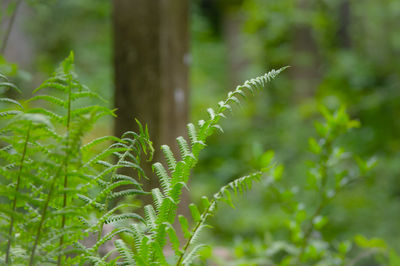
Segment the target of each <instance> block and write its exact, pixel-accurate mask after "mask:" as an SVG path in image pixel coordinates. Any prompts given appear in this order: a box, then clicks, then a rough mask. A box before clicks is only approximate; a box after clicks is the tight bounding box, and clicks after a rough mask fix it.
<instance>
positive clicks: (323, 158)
mask: <svg viewBox="0 0 400 266" xmlns="http://www.w3.org/2000/svg"><path fill="white" fill-rule="evenodd" d="M331 153H332V143H331V142H330V141H328V142H327V143H326V149H325V153H324V154H323V155H322V156H321V161H320V165H321V186H320V201H319V205H318V207H317V209H316V210H315V212H314V213H313V215H312V216H311V218H310V220H309V223H308V225H307V227H306V228H307V229H306V230H305V234H304V236H303V241H302V243H301V246H300V253H299V255H298V256H297V259H296V265H297V264H299V263H300V261H301V260H302V259H303V256H304V252H305V249H306V247H307V244H308V242H309V240H310V237H311V233H312V232H313V230H314V220H315V218H316V217H317V216H318V215H320V213H321V212H322V210H323V209H324V207H325V206H326V204H327V203H328V201H329V200H328V199H327V197H326V195H325V187H326V183H327V182H328V168H327V164H328V160H329V157H330V154H331Z"/></svg>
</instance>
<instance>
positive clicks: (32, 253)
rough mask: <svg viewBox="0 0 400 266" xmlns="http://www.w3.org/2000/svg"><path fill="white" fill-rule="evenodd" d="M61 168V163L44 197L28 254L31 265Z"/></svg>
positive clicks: (30, 264)
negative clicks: (33, 240)
mask: <svg viewBox="0 0 400 266" xmlns="http://www.w3.org/2000/svg"><path fill="white" fill-rule="evenodd" d="M62 169H63V165H60V167H59V168H58V170H57V174H56V175H55V176H54V177H53V180H52V181H51V185H50V189H49V193H48V194H47V198H46V201H45V203H44V206H43V209H42V214H41V217H40V222H39V226H38V228H37V231H36V236H35V242H34V244H33V247H32V251H31V255H30V258H29V266H32V265H33V263H34V260H35V252H36V249H37V246H38V244H39V240H40V236H41V232H42V227H43V224H44V221H45V219H46V214H47V210H48V208H49V204H50V199H51V196H52V194H53V190H54V186H55V184H56V181H57V179H58V176H59V175H60V173H61V170H62Z"/></svg>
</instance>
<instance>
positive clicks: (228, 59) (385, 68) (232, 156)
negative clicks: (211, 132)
mask: <svg viewBox="0 0 400 266" xmlns="http://www.w3.org/2000/svg"><path fill="white" fill-rule="evenodd" d="M31 2H32V3H31V5H26V4H23V5H22V6H21V8H20V10H19V13H18V17H17V20H16V22H15V25H14V28H13V32H12V34H11V36H10V41H9V44H8V48H7V50H6V51H5V54H4V57H3V56H2V57H1V58H0V60H2V62H1V64H0V70H1V72H3V73H6V74H7V75H9V76H12V77H13V79H14V80H15V82H17V83H18V84H19V85H20V87H24V88H25V90H24V93H25V94H26V95H29V93H30V91H31V90H33V89H34V87H35V85H37V84H40V82H41V81H43V80H44V78H45V77H47V76H48V75H49V74H50V73H51V72H52V71H53V69H54V66H55V65H57V64H58V63H59V62H60V61H61V60H62V59H63V58H65V57H66V56H67V55H68V53H69V51H70V50H73V51H74V52H75V57H76V72H77V73H78V74H79V76H80V79H81V80H82V81H83V82H84V83H85V84H87V85H88V86H89V87H90V88H92V89H93V90H94V91H97V92H98V93H100V94H101V95H102V96H103V97H104V98H106V99H108V100H109V106H110V107H112V103H113V100H112V99H113V77H112V75H113V70H112V68H113V65H112V33H111V28H112V27H111V22H112V21H111V14H112V10H111V9H112V8H111V3H110V1H104V0H101V1H99V0H68V1H31ZM3 11H4V12H3V15H4V16H3V17H7V10H3ZM399 29H400V1H398V0H379V1H377V0H363V1H356V0H330V1H327V0H279V1H273V0H196V1H191V7H190V47H191V48H190V50H191V65H190V90H191V92H190V95H191V97H190V107H191V108H190V110H191V111H190V112H191V113H190V116H191V120H197V119H200V118H202V117H204V116H205V109H206V108H207V107H209V106H210V105H212V104H215V103H216V102H218V101H219V100H220V99H222V98H223V97H224V95H225V94H226V93H227V92H228V91H229V90H232V89H233V88H234V87H235V86H236V85H237V84H240V83H242V82H243V81H245V80H246V79H249V78H252V77H255V76H258V75H261V74H263V73H265V72H267V71H268V70H269V69H271V68H279V67H282V66H286V65H290V66H291V68H289V69H288V70H286V71H285V72H284V73H283V74H282V75H280V76H279V78H278V79H276V80H275V81H274V82H273V84H272V85H270V86H269V88H268V89H267V90H266V91H264V92H262V93H261V94H259V95H258V96H257V97H256V98H255V99H250V101H249V102H247V103H246V104H245V105H243V107H242V108H240V109H239V108H236V109H235V110H234V111H233V116H234V119H229V121H226V122H224V123H223V124H222V125H223V128H224V130H225V133H224V134H223V135H218V136H215V137H213V138H212V139H211V142H210V145H209V147H208V149H206V151H205V152H204V153H203V154H202V160H201V163H200V165H199V166H198V167H197V169H196V170H195V172H194V173H193V179H192V186H191V191H190V197H191V199H192V200H193V201H195V202H198V201H199V199H200V196H201V195H211V194H213V193H214V192H216V190H217V189H218V188H219V187H220V186H221V185H224V184H225V183H227V182H228V181H231V180H232V179H234V178H237V177H238V176H240V175H242V174H246V173H248V172H249V171H251V170H254V169H256V168H257V167H258V161H259V157H260V156H261V155H262V154H263V153H264V152H265V151H266V150H274V151H275V154H276V160H277V161H279V162H280V163H282V164H283V165H284V167H285V170H284V179H283V182H284V183H285V184H287V185H288V186H293V187H296V186H299V187H301V186H303V184H304V183H305V180H306V179H307V171H306V169H307V164H306V163H307V161H308V160H309V159H310V158H311V155H310V153H309V152H308V138H309V137H315V136H316V133H315V130H314V127H313V124H314V122H315V121H316V120H320V119H321V116H320V114H319V112H318V105H319V104H323V105H325V106H327V107H328V108H330V109H337V108H339V106H341V105H345V106H346V107H347V110H348V112H349V113H350V116H351V117H352V118H354V119H358V120H359V121H360V122H361V125H362V127H361V128H359V129H356V130H353V131H352V132H351V133H349V134H347V135H345V136H344V137H343V138H342V139H341V140H340V141H341V142H342V143H343V145H344V146H346V147H347V148H348V149H349V150H350V151H352V152H354V153H356V154H359V155H360V156H361V157H362V158H364V159H367V158H370V157H375V158H376V159H377V160H378V165H377V166H376V167H375V168H374V170H373V173H371V174H370V175H369V176H368V177H365V178H363V179H362V181H360V182H358V183H357V184H353V185H352V186H350V187H349V188H348V189H347V190H345V191H343V192H342V193H341V194H340V195H339V196H338V197H337V198H336V199H335V200H334V202H333V204H331V205H330V206H329V208H328V209H327V213H329V217H330V222H329V224H328V225H327V227H325V228H324V234H325V236H326V237H327V238H328V239H329V238H331V239H332V241H333V240H342V239H352V238H353V237H354V236H355V235H357V234H362V235H365V236H366V237H379V238H383V239H384V240H385V241H387V243H388V244H389V245H390V246H391V247H393V248H394V249H396V250H397V251H398V252H399V251H400V230H399V220H400V176H399V173H400V60H399V58H400V31H399ZM5 60H6V61H7V62H8V63H5V62H6V61H5ZM111 123H112V121H104V122H103V123H102V124H101V125H99V126H98V129H97V130H95V132H96V134H99V135H104V134H111V133H112V128H113V127H112V126H111ZM305 197H306V196H305ZM309 200H310V201H312V199H309ZM235 203H236V205H237V209H236V210H232V209H230V208H229V207H225V206H221V210H220V212H219V215H216V216H215V217H214V218H213V220H212V221H211V225H212V226H213V227H214V229H213V230H212V231H209V232H208V235H207V233H206V235H205V238H206V239H207V242H208V243H209V244H212V245H214V246H216V247H219V246H227V247H230V248H232V249H233V250H234V256H238V257H240V256H242V255H243V252H244V251H243V250H240V249H235V246H236V245H238V243H243V241H253V243H256V242H257V241H259V242H263V241H265V239H284V238H285V237H287V235H285V234H286V233H285V228H284V225H283V223H282V221H283V220H284V219H285V215H286V214H285V213H284V212H282V210H281V209H280V208H279V202H278V201H277V200H276V199H275V198H274V197H273V196H272V195H271V194H270V192H269V191H268V190H267V189H266V188H264V187H263V186H257V187H255V188H254V189H253V190H252V191H251V192H250V193H249V194H247V195H246V197H238V198H236V199H235ZM249 245H250V244H249ZM254 248H255V249H256V247H254ZM249 252H251V251H249Z"/></svg>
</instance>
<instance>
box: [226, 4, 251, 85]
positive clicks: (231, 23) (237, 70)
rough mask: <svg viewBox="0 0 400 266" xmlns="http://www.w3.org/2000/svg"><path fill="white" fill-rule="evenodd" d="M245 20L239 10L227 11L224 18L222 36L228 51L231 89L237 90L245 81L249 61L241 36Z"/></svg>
mask: <svg viewBox="0 0 400 266" xmlns="http://www.w3.org/2000/svg"><path fill="white" fill-rule="evenodd" d="M243 22H244V18H243V16H242V14H241V13H240V12H239V10H237V9H233V8H232V9H231V10H225V12H224V14H223V18H222V24H223V25H222V34H223V38H224V41H225V44H226V49H227V62H228V78H229V84H228V85H229V88H230V89H232V88H235V87H236V86H237V85H238V84H240V83H242V82H243V81H244V80H243V79H244V77H243V76H244V74H245V70H246V69H247V66H248V60H247V59H246V56H245V54H244V52H243V50H244V49H243V46H244V45H243V38H242V36H241V32H242V26H243Z"/></svg>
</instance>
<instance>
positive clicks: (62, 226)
mask: <svg viewBox="0 0 400 266" xmlns="http://www.w3.org/2000/svg"><path fill="white" fill-rule="evenodd" d="M68 85H69V86H68V87H69V88H68V107H67V132H66V144H65V146H66V147H65V152H66V155H65V156H66V157H65V164H64V169H65V170H64V172H65V175H64V193H63V207H62V209H65V208H66V207H67V201H68V198H67V188H68V163H69V153H70V152H69V134H70V124H71V102H72V99H71V94H72V77H71V75H70V74H69V75H68ZM65 222H66V216H65V214H63V215H62V218H61V231H63V230H64V228H65ZM63 245H64V234H61V237H60V243H59V247H60V251H61V250H62V248H63ZM62 257H63V255H62V253H60V254H59V255H58V259H57V266H60V265H62Z"/></svg>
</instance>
